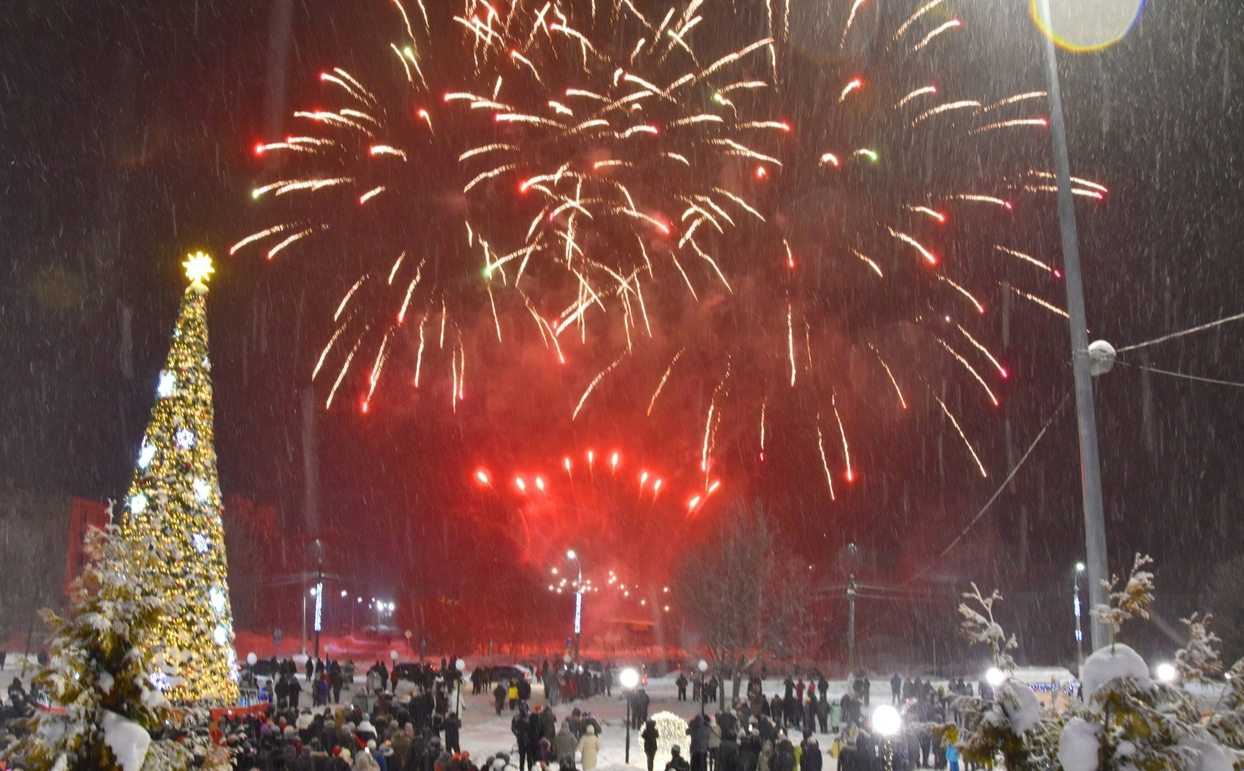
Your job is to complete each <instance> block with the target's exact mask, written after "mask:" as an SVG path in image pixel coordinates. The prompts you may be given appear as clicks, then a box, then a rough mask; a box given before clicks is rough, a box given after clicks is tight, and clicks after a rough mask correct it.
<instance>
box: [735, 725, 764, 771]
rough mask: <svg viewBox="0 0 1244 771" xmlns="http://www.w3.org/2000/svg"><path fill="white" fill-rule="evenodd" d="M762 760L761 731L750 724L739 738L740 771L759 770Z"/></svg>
mask: <svg viewBox="0 0 1244 771" xmlns="http://www.w3.org/2000/svg"><path fill="white" fill-rule="evenodd" d="M759 761H760V733H759V732H758V731H756V730H755V729H754V728H753V727H752V726H750V725H749V727H748V730H747V731H745V732H744V733H743V736H742V737H740V739H739V771H757V768H756V766H757V764H758V763H759Z"/></svg>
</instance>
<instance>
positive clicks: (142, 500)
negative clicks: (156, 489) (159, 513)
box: [130, 493, 147, 514]
mask: <svg viewBox="0 0 1244 771" xmlns="http://www.w3.org/2000/svg"><path fill="white" fill-rule="evenodd" d="M145 508H147V496H145V495H143V494H142V493H138V494H137V495H131V496H130V511H132V512H133V513H135V514H142V513H143V509H145Z"/></svg>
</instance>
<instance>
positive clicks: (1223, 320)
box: [1118, 313, 1244, 353]
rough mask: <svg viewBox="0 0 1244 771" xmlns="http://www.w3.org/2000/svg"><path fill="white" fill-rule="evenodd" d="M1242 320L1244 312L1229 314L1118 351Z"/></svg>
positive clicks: (1132, 349)
mask: <svg viewBox="0 0 1244 771" xmlns="http://www.w3.org/2000/svg"><path fill="white" fill-rule="evenodd" d="M1241 320H1244V313H1237V314H1235V315H1234V316H1227V317H1225V318H1221V319H1218V320H1217V321H1211V322H1209V323H1208V324H1201V325H1200V326H1195V327H1190V328H1188V329H1185V330H1183V331H1181V332H1172V333H1170V334H1169V335H1162V336H1161V337H1155V338H1153V339H1152V340H1146V341H1145V342H1143V343H1135V344H1133V345H1125V346H1123V347H1122V348H1120V349H1118V352H1119V353H1123V352H1124V351H1134V350H1136V349H1137V348H1145V347H1146V346H1150V345H1157V344H1158V343H1165V342H1166V341H1167V340H1174V339H1175V338H1177V337H1184V336H1185V335H1191V334H1195V333H1197V332H1204V331H1205V330H1207V329H1213V328H1214V327H1217V326H1222V325H1223V324H1227V323H1230V322H1232V321H1241Z"/></svg>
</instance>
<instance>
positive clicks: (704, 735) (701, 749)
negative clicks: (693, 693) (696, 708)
mask: <svg viewBox="0 0 1244 771" xmlns="http://www.w3.org/2000/svg"><path fill="white" fill-rule="evenodd" d="M709 733H710V731H709V730H708V721H707V720H705V719H704V716H703V715H696V716H695V717H693V718H692V719H691V723H690V724H689V725H688V726H687V735H688V736H690V737H691V771H707V769H708V735H709Z"/></svg>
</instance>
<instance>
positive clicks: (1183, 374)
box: [1116, 359, 1244, 388]
mask: <svg viewBox="0 0 1244 771" xmlns="http://www.w3.org/2000/svg"><path fill="white" fill-rule="evenodd" d="M1116 362H1117V363H1118V364H1122V365H1123V366H1125V367H1134V368H1135V369H1143V370H1145V371H1146V372H1154V373H1156V374H1158V375H1167V376H1169V377H1177V378H1182V379H1184V380H1195V381H1197V382H1198V383H1212V384H1213V385H1222V386H1231V387H1232V388H1244V383H1241V382H1239V381H1236V380H1219V379H1218V378H1212V377H1202V376H1201V375H1189V374H1188V373H1186V372H1176V371H1174V370H1170V369H1158V368H1157V367H1150V366H1148V365H1145V364H1132V363H1131V362H1128V361H1118V360H1117V359H1116Z"/></svg>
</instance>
